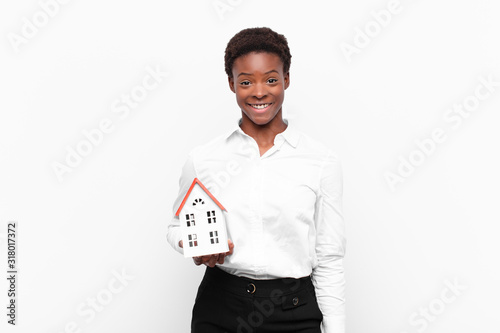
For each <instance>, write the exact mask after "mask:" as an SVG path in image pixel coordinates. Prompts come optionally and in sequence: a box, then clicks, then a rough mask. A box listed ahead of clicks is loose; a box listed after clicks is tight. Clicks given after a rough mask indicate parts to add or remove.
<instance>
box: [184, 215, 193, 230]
mask: <svg viewBox="0 0 500 333" xmlns="http://www.w3.org/2000/svg"><path fill="white" fill-rule="evenodd" d="M186 223H187V226H188V227H191V226H193V227H194V226H195V223H194V214H186Z"/></svg>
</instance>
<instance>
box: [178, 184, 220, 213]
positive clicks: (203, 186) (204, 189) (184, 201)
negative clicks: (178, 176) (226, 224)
mask: <svg viewBox="0 0 500 333" xmlns="http://www.w3.org/2000/svg"><path fill="white" fill-rule="evenodd" d="M196 183H198V185H200V186H201V188H202V189H203V191H205V192H206V193H207V194H208V196H209V197H210V198H211V199H212V200H213V201H214V202H215V203H216V204H217V206H219V207H220V209H222V210H226V208H224V207H223V206H222V205H221V203H220V202H219V201H218V200H217V199H215V197H214V196H213V195H212V193H210V191H209V190H207V188H206V187H205V185H203V184H202V183H201V182H200V180H199V179H198V178H195V179H194V180H193V183H192V184H191V186H190V187H189V190H188V191H187V193H186V195H185V196H184V200H182V203H181V205H180V207H179V209H177V212H176V213H175V216H179V214H180V212H181V210H182V207H184V204H185V203H186V201H187V198H188V197H189V194H191V191H192V190H193V188H194V184H196ZM226 212H227V210H226Z"/></svg>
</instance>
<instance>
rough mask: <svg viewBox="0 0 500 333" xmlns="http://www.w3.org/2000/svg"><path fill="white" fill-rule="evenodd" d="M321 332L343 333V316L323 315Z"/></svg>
mask: <svg viewBox="0 0 500 333" xmlns="http://www.w3.org/2000/svg"><path fill="white" fill-rule="evenodd" d="M321 333H345V317H343V316H341V317H325V316H323V322H322V323H321Z"/></svg>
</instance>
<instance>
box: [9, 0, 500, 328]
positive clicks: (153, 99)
mask: <svg viewBox="0 0 500 333" xmlns="http://www.w3.org/2000/svg"><path fill="white" fill-rule="evenodd" d="M228 1H229V0H221V1H220V3H225V4H227V3H228ZM47 2H48V0H45V1H44V0H42V2H41V3H47ZM217 3H218V2H217V1H213V0H198V1H181V0H177V1H152V0H142V1H123V0H122V1H118V0H114V1H95V0H87V1H76V0H74V1H69V2H68V3H66V4H60V5H59V8H58V10H57V12H56V13H55V14H53V16H52V17H48V16H47V15H46V14H45V18H47V17H48V21H47V22H44V21H43V19H44V16H43V15H44V14H43V12H42V7H41V5H40V2H38V1H35V0H29V1H27V0H23V1H2V3H1V5H0V29H1V36H2V39H1V42H0V56H1V62H0V88H1V98H0V112H1V116H0V171H1V172H0V222H1V225H0V227H1V229H0V243H1V244H0V245H1V251H0V255H1V257H0V260H1V261H0V262H1V265H0V267H1V269H2V272H3V273H1V274H0V277H2V278H1V281H2V282H1V283H0V288H1V289H0V304H1V308H2V309H3V310H1V314H0V318H1V322H0V328H1V331H2V332H29V333H32V332H46V333H56V332H57V333H60V332H131V333H132V332H134V333H135V332H148V333H149V332H151V333H156V332H158V333H159V332H175V333H177V332H189V325H190V319H191V309H192V305H193V302H194V296H195V294H196V289H197V287H198V284H199V281H200V279H201V276H202V274H203V271H204V266H203V267H197V266H195V265H194V264H193V263H192V261H191V260H189V259H185V258H183V257H182V256H181V255H180V254H178V253H177V252H175V251H174V250H173V249H172V248H171V247H170V245H169V244H168V243H167V240H166V232H167V225H168V223H169V221H170V219H171V217H172V215H173V207H172V205H173V201H174V199H175V197H176V196H177V191H178V179H179V176H180V172H181V166H182V164H183V163H184V161H185V159H186V157H187V152H188V151H189V150H190V149H191V148H193V147H194V146H196V145H198V144H201V143H203V142H204V141H205V140H208V139H210V138H213V137H214V136H216V135H218V134H219V133H222V132H223V131H224V132H225V131H227V130H228V129H230V128H231V127H234V126H235V124H236V120H237V119H238V118H239V116H241V112H240V110H239V109H238V107H237V104H236V101H235V97H234V95H233V93H232V92H231V91H230V90H229V88H228V85H227V77H226V74H225V72H224V62H223V57H224V50H225V47H226V44H227V42H228V41H229V39H230V38H231V37H232V36H233V35H234V34H235V33H237V32H238V31H240V30H241V29H244V28H247V27H258V26H268V27H270V28H272V29H273V30H275V31H277V32H279V33H281V34H284V35H285V36H286V37H287V39H288V42H289V46H290V49H291V52H292V65H291V72H290V73H291V76H290V78H291V85H290V88H289V89H288V90H287V91H286V98H285V103H284V106H283V112H284V117H288V118H289V119H290V121H293V122H295V123H296V125H297V126H298V127H299V129H301V130H302V131H303V132H305V133H307V134H309V135H310V136H313V137H316V138H317V139H319V140H321V141H323V142H324V143H325V144H327V145H328V146H329V147H331V148H332V149H334V150H335V151H336V152H337V153H338V155H339V156H340V158H341V160H342V163H343V170H344V215H345V221H346V225H347V236H348V239H347V242H348V243H347V253H346V258H345V269H346V280H347V295H346V296H347V303H346V304H347V331H348V332H349V333H358V332H363V333H364V332H369V333H390V332H393V333H403V332H406V333H413V332H423V331H425V332H439V333H446V332H450V333H451V332H453V333H461V332H464V333H465V332H467V333H468V332H496V331H497V330H498V327H499V325H500V320H499V319H498V318H500V317H499V316H498V313H499V311H500V306H499V302H498V299H499V296H500V286H499V284H498V281H499V280H500V268H499V266H498V254H499V253H500V246H499V245H498V243H499V242H498V231H499V228H498V223H499V222H500V220H499V217H500V216H499V215H500V214H499V213H498V202H499V199H500V198H499V191H498V189H499V186H500V181H499V176H498V170H499V169H500V160H499V158H498V144H499V142H500V134H499V133H500V131H498V125H499V120H500V117H499V113H498V111H499V106H500V86H496V87H494V88H493V90H494V91H492V92H491V93H490V94H489V96H488V98H485V99H484V100H482V101H480V103H479V105H478V106H477V107H476V108H475V110H474V111H473V112H470V115H469V116H468V117H467V118H464V119H463V121H462V122H461V123H460V125H459V126H457V127H456V128H453V127H452V124H453V123H450V122H446V121H445V120H444V118H443V116H444V115H445V114H446V113H447V112H448V111H447V110H449V109H450V108H452V107H453V105H454V104H456V103H463V102H464V101H465V100H468V101H473V100H474V97H473V96H474V93H475V89H476V87H478V86H479V85H480V84H481V82H480V80H479V78H480V77H484V78H487V77H488V76H491V77H492V78H493V80H494V81H495V82H499V81H500V63H499V59H500V44H499V42H498V40H499V39H498V31H500V20H499V19H498V18H499V14H500V5H499V3H498V1H494V0H474V1H473V0H468V1H464V0H453V1H451V0H447V1H430V0H401V1H400V3H399V11H398V12H397V13H395V14H392V15H391V18H390V22H389V23H388V24H387V25H386V26H385V27H382V28H380V25H378V27H379V28H380V29H379V31H377V30H376V29H377V23H375V25H374V22H376V21H375V19H374V16H373V15H372V14H371V12H372V11H376V12H378V11H380V10H382V9H384V8H387V7H388V4H389V3H390V1H385V0H384V1H367V0H366V1H337V2H333V1H307V2H306V1H289V0H286V1H285V0H281V1H262V0H260V1H259V0H252V1H250V0H243V1H236V0H232V1H229V3H230V4H229V5H227V6H230V8H231V10H226V11H225V12H219V13H218V12H217V10H216V8H215V6H214V4H217ZM226 9H227V8H226ZM40 12H42V14H40ZM36 19H38V20H39V21H37V22H38V23H37V24H38V25H39V27H38V28H36V29H37V30H36V31H35V32H33V31H31V35H29V34H28V35H26V36H28V37H29V38H25V39H24V40H23V42H22V43H20V44H18V45H17V46H16V44H15V43H13V42H12V40H13V38H14V37H13V36H14V35H16V36H18V37H19V38H24V37H22V36H23V35H22V33H23V29H24V30H25V33H26V31H27V30H26V29H27V28H26V27H25V25H26V24H28V23H26V22H27V21H30V22H31V23H33V21H34V20H36ZM367 27H368V28H370V29H372V30H371V32H370V34H371V35H372V37H369V40H368V42H367V41H366V40H365V44H366V45H362V44H359V43H360V38H362V37H359V31H360V30H361V31H363V30H364V29H366V28H367ZM28 30H29V29H28ZM356 36H358V37H357V38H358V40H357V42H358V45H361V46H362V47H358V53H355V54H352V55H351V57H346V55H345V54H344V53H343V52H342V50H341V45H345V44H342V43H348V44H350V45H353V46H355V45H356V44H355V39H356ZM18 40H19V39H18ZM349 60H350V61H349ZM147 68H150V69H161V70H162V71H163V72H168V76H167V77H165V78H164V79H163V81H162V82H161V83H160V84H158V86H157V87H156V88H155V89H153V90H152V91H149V92H148V94H147V96H146V97H145V98H144V100H143V101H141V102H140V103H138V106H137V107H136V108H134V109H131V110H130V113H129V114H128V115H127V116H126V117H123V118H120V116H119V114H117V113H114V112H113V110H114V108H113V105H114V103H116V101H119V100H120V99H121V96H122V94H130V93H131V91H132V90H133V89H139V88H137V87H138V86H140V85H141V84H142V81H143V78H144V77H145V76H146V75H147V74H148V72H147ZM481 91H482V92H483V93H485V92H487V90H485V89H483V90H481ZM103 119H110V121H112V123H113V126H114V127H113V130H112V132H111V133H107V134H104V135H103V138H102V140H101V142H100V143H99V144H96V145H94V146H93V149H92V151H91V153H89V154H88V155H87V156H85V157H83V159H82V161H81V162H80V164H79V165H77V166H76V167H74V168H71V172H68V173H65V174H64V175H63V177H62V181H60V180H59V179H58V177H57V176H56V173H55V172H54V168H53V164H54V163H56V162H57V163H63V164H64V163H65V159H66V155H67V154H68V150H67V149H68V147H71V148H73V149H75V147H76V146H77V145H78V144H79V143H81V142H83V141H85V140H86V139H85V136H84V135H83V134H82V131H85V130H86V131H91V130H93V129H96V128H98V126H99V123H100V122H101V121H102V120H103ZM436 128H442V129H443V131H444V132H445V133H446V140H445V141H444V142H441V143H437V144H435V147H434V149H433V150H432V152H431V153H429V154H428V155H423V153H419V152H418V151H419V148H418V146H417V144H416V143H415V140H425V139H428V138H430V137H431V133H432V131H433V130H434V129H436ZM429 147H430V146H429ZM411 154H413V155H411ZM419 154H420V155H419ZM410 155H411V156H414V157H415V156H417V157H418V156H420V157H421V159H420V160H419V161H420V162H421V164H420V165H417V166H416V167H414V170H413V173H411V174H409V175H407V176H406V177H403V178H402V179H404V182H399V183H397V184H396V186H395V187H394V188H391V186H389V183H388V182H387V180H386V175H387V173H388V172H392V173H397V169H398V166H399V164H400V163H401V162H400V159H399V157H402V158H404V159H406V160H408V158H409V156H410ZM422 156H424V157H423V159H422ZM9 221H18V237H19V238H18V242H19V247H18V265H19V279H18V292H19V293H18V308H17V311H18V317H17V324H18V325H17V326H16V327H12V326H11V325H8V324H7V323H6V321H7V317H6V312H7V310H6V308H5V307H6V304H7V301H8V299H7V284H6V282H7V281H6V279H5V278H4V276H6V269H7V268H6V261H7V257H6V256H7V254H6V242H5V233H6V228H7V227H6V226H7V222H9ZM113 272H115V273H113ZM122 272H125V274H126V275H128V276H129V280H128V282H126V285H121V288H120V289H121V291H120V292H116V293H111V292H110V291H106V290H107V289H108V288H109V284H110V283H111V284H112V285H113V283H114V286H115V287H116V288H117V287H119V286H120V284H119V283H117V282H116V281H115V280H114V274H117V273H122ZM447 281H449V283H451V284H455V283H458V284H459V285H460V286H463V288H465V289H460V290H459V291H455V293H453V292H452V291H451V289H450V288H449V286H448V284H449V283H448V282H447ZM113 290H115V289H113ZM115 291H116V290H115ZM442 295H445V296H446V297H445V298H446V299H447V301H446V302H444V301H443V300H442V299H441V298H442V297H443V296H442ZM98 296H99V297H100V299H101V300H104V301H105V302H104V303H106V304H101V307H100V308H99V309H100V311H94V312H93V316H92V317H91V315H90V313H92V310H90V309H92V308H91V307H90V305H89V304H90V303H88V302H89V300H90V299H92V298H94V299H96V297H98ZM107 296H111V298H109V297H108V298H106V297H107ZM450 300H451V301H450ZM98 305H99V304H98ZM79 308H80V309H84V310H85V309H86V311H87V312H86V313H87V315H84V316H83V315H81V314H79V313H78V312H77V309H79ZM422 309H428V310H427V311H428V312H429V313H430V315H431V316H432V317H427V318H428V319H423V318H425V317H423V316H422V315H420V314H419V313H420V311H422ZM429 309H430V310H429ZM411 318H413V319H414V320H413V321H412V320H411ZM415 320H418V321H415ZM72 323H74V324H72ZM67 325H68V327H70V329H66V330H65V327H67ZM71 325H75V326H74V328H71Z"/></svg>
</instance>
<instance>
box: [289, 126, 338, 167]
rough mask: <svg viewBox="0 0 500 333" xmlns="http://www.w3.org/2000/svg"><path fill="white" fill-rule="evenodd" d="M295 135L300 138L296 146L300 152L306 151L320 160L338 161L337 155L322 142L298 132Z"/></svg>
mask: <svg viewBox="0 0 500 333" xmlns="http://www.w3.org/2000/svg"><path fill="white" fill-rule="evenodd" d="M297 133H298V135H299V136H300V140H299V146H298V148H299V149H300V150H302V151H308V152H309V153H310V154H311V155H314V156H317V157H318V158H319V159H321V160H330V161H331V160H335V161H340V157H339V155H338V153H337V152H336V151H335V150H334V149H333V148H332V147H330V146H329V145H328V144H327V143H325V142H324V141H322V140H319V139H318V138H317V137H315V136H314V135H310V134H308V133H305V132H303V131H300V130H298V131H297Z"/></svg>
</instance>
